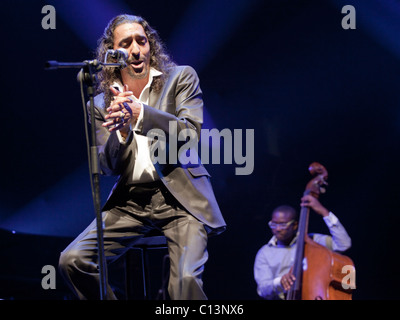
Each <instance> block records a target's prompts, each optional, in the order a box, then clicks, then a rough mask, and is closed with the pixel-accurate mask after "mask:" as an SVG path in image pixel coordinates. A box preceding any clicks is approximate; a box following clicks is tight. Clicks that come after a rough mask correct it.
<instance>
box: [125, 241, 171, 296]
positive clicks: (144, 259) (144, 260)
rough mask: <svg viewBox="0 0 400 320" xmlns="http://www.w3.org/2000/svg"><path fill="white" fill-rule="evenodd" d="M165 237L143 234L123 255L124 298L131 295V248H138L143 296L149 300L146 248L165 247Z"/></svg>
mask: <svg viewBox="0 0 400 320" xmlns="http://www.w3.org/2000/svg"><path fill="white" fill-rule="evenodd" d="M166 248H168V246H167V239H166V238H165V236H163V235H150V236H144V237H143V238H142V239H140V240H139V241H138V242H136V243H135V244H134V245H133V247H132V248H131V249H129V250H128V251H127V253H126V255H125V294H126V299H127V300H131V299H132V297H133V288H132V283H133V275H132V266H133V264H132V260H133V257H132V255H133V250H135V249H138V250H140V257H141V262H142V265H141V269H142V270H141V273H142V279H143V297H144V299H145V300H150V299H151V296H150V279H149V266H148V250H150V249H166Z"/></svg>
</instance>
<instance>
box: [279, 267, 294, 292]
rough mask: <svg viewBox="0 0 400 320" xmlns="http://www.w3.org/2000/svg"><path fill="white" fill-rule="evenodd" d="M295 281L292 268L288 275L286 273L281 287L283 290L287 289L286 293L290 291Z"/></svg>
mask: <svg viewBox="0 0 400 320" xmlns="http://www.w3.org/2000/svg"><path fill="white" fill-rule="evenodd" d="M295 280H296V277H295V276H294V275H293V267H292V268H290V271H289V272H288V273H285V274H284V275H283V276H282V278H281V285H282V287H283V289H285V291H288V290H289V289H290V288H291V286H292V285H293V283H294V281H295Z"/></svg>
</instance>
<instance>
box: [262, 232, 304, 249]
mask: <svg viewBox="0 0 400 320" xmlns="http://www.w3.org/2000/svg"><path fill="white" fill-rule="evenodd" d="M297 237H298V234H296V236H295V237H294V238H293V240H292V241H291V242H290V243H289V246H288V247H292V246H293V245H294V244H295V243H296V241H297ZM268 246H270V247H277V246H278V239H277V238H276V236H272V238H271V239H270V240H269V241H268Z"/></svg>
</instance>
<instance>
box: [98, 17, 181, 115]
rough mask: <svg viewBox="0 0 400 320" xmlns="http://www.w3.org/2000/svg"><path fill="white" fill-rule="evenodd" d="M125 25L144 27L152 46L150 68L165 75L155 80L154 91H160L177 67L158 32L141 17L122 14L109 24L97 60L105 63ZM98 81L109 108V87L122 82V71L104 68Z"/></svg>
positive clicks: (110, 94) (99, 89)
mask: <svg viewBox="0 0 400 320" xmlns="http://www.w3.org/2000/svg"><path fill="white" fill-rule="evenodd" d="M124 23H138V24H140V25H141V26H142V27H143V29H144V31H145V33H146V36H147V38H148V40H149V44H150V67H153V68H155V69H157V70H158V71H161V72H162V73H163V74H162V76H160V77H155V78H154V80H153V83H152V90H155V91H158V90H160V89H161V87H162V85H163V84H164V82H165V79H166V77H167V75H168V71H169V69H170V68H171V67H173V66H175V63H174V62H173V61H172V59H171V58H170V56H169V55H168V53H167V52H166V49H165V46H164V44H163V42H162V41H161V39H160V37H159V35H158V33H157V31H156V30H155V29H153V28H152V27H151V26H150V25H149V23H148V22H147V21H146V20H144V19H143V18H142V17H140V16H134V15H128V14H122V15H118V16H116V17H114V18H113V19H112V20H111V21H110V22H109V23H108V25H107V27H106V28H105V29H104V33H103V35H102V36H101V37H100V39H99V40H98V42H97V43H98V46H97V49H96V59H97V60H98V61H100V62H103V61H104V58H105V55H106V52H107V50H109V49H113V46H114V30H115V28H116V27H118V26H119V25H121V24H124ZM110 60H111V59H110ZM109 62H115V61H109ZM97 79H98V81H97V93H101V92H104V106H105V108H107V107H108V106H109V104H110V102H111V98H112V93H111V91H110V90H109V87H110V85H112V84H113V83H114V82H115V81H116V80H121V73H120V70H119V68H113V67H104V68H103V69H102V70H101V71H100V72H99V73H98V75H97Z"/></svg>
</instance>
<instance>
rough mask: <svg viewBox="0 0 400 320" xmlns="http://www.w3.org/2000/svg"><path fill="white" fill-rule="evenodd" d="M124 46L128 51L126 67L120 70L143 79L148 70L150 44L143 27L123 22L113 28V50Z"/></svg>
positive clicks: (135, 77)
mask: <svg viewBox="0 0 400 320" xmlns="http://www.w3.org/2000/svg"><path fill="white" fill-rule="evenodd" d="M119 48H124V49H126V50H127V51H128V53H129V58H128V60H127V61H126V62H127V65H128V66H127V67H126V68H124V69H122V70H121V73H122V74H124V73H125V74H128V75H129V76H131V77H132V78H134V79H143V78H145V77H147V76H148V74H149V71H150V44H149V40H148V38H147V36H146V33H145V32H144V29H143V27H142V26H141V25H140V24H138V23H134V22H133V23H131V22H128V23H124V24H121V25H119V26H118V27H116V28H115V30H114V50H116V49H119Z"/></svg>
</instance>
